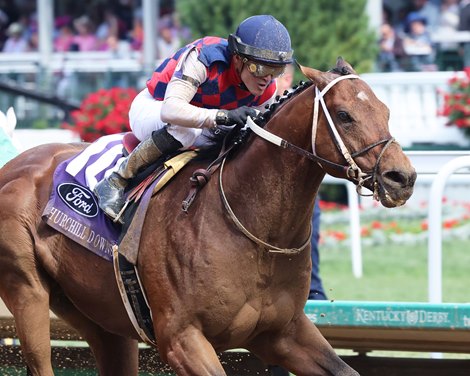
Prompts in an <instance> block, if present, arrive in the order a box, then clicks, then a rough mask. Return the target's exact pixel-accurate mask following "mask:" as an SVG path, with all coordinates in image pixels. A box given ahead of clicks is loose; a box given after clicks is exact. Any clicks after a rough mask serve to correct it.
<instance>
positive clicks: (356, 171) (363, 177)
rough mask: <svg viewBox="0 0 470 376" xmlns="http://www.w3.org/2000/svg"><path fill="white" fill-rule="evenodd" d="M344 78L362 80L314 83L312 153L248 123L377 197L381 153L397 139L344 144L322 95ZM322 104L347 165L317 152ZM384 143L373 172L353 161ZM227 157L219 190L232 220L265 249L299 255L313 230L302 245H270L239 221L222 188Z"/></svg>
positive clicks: (269, 138) (249, 122)
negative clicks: (368, 188)
mask: <svg viewBox="0 0 470 376" xmlns="http://www.w3.org/2000/svg"><path fill="white" fill-rule="evenodd" d="M345 79H360V77H359V76H357V75H355V74H347V75H343V76H338V77H336V78H335V79H334V80H332V81H331V82H329V83H328V85H326V86H325V87H324V88H323V90H321V91H320V90H319V89H318V87H316V86H315V98H314V109H313V119H312V152H309V151H307V150H305V149H302V148H300V147H298V146H296V145H294V144H291V143H290V142H288V141H286V140H284V139H282V138H281V137H278V136H276V135H274V134H272V133H271V132H269V131H267V130H266V129H264V128H262V127H260V126H259V125H257V124H256V123H255V122H254V121H253V120H252V119H251V118H250V117H248V120H247V126H248V128H250V129H251V130H252V131H253V132H254V133H255V134H256V135H258V136H259V137H261V138H263V139H265V140H266V141H269V142H271V143H273V144H275V145H277V146H280V147H282V148H284V149H290V150H293V151H294V152H296V153H297V154H300V155H302V156H304V157H306V158H308V159H310V160H313V161H315V162H316V163H318V165H319V166H320V167H321V168H322V169H325V166H328V167H333V168H335V169H339V170H341V171H343V173H344V174H345V177H346V178H347V179H348V180H350V181H352V182H353V183H355V184H356V187H357V188H356V190H357V193H358V194H359V195H361V196H367V195H368V196H370V195H373V197H374V199H376V200H378V182H377V172H378V168H379V164H380V161H381V159H382V156H383V154H384V152H385V150H386V149H387V148H388V147H389V146H390V145H391V144H392V143H397V142H396V140H395V139H394V138H393V137H391V138H389V139H383V140H379V141H377V142H374V143H373V144H371V145H368V146H366V147H365V148H364V149H362V150H360V151H357V152H354V153H351V152H350V151H349V150H348V148H347V147H346V145H345V144H344V142H343V140H342V138H341V136H340V134H339V132H338V130H337V127H336V125H335V123H334V122H333V119H332V118H331V115H330V112H329V111H328V108H327V106H326V103H325V100H324V99H323V97H324V96H325V94H326V93H327V92H328V91H329V90H330V89H331V88H332V87H333V86H334V85H336V84H337V83H338V82H340V81H342V80H345ZM320 105H321V107H322V109H323V113H324V114H325V117H326V119H327V123H328V125H329V131H330V134H331V135H332V138H333V140H334V142H335V145H336V147H337V149H338V150H339V151H340V153H341V154H342V155H343V157H344V159H345V160H346V162H347V165H341V164H338V163H335V162H331V161H328V160H326V159H324V158H322V157H320V156H318V155H317V154H316V153H315V141H316V136H317V130H318V117H319V112H320ZM382 144H384V147H383V148H382V151H381V152H380V154H379V156H378V158H377V161H376V163H375V166H374V168H373V170H372V171H371V172H363V171H362V170H361V168H360V167H359V166H358V165H357V163H356V162H355V161H354V158H356V157H358V156H360V155H362V154H365V153H367V152H368V151H369V150H372V149H373V148H375V147H376V146H379V145H382ZM225 160H226V158H224V159H223V161H222V163H221V166H220V171H219V189H220V195H221V198H222V202H223V204H224V206H225V208H226V210H227V212H228V214H229V215H230V217H231V219H232V220H233V221H234V223H235V225H236V226H237V227H238V229H239V230H240V231H241V232H243V234H245V236H247V237H248V238H249V239H251V240H252V241H253V242H255V243H257V244H258V245H261V246H263V247H265V248H267V249H268V252H270V253H283V254H297V253H299V252H301V251H303V250H304V249H305V247H307V245H308V244H309V243H310V237H311V229H310V234H309V237H308V238H307V240H306V241H305V242H304V244H303V245H302V246H300V247H299V248H279V247H276V246H273V245H271V244H268V243H266V242H264V241H262V240H261V239H259V238H257V237H256V236H255V235H253V234H252V233H251V232H250V231H248V230H247V229H246V228H245V227H244V226H243V225H242V224H241V222H240V220H239V219H238V218H237V217H236V215H235V213H234V212H233V210H232V208H231V207H230V204H229V203H228V201H227V197H226V196H225V192H224V188H223V182H222V173H223V168H224V165H225ZM370 179H372V187H373V192H372V193H371V194H364V193H363V192H362V188H364V184H365V183H366V182H367V181H368V180H370Z"/></svg>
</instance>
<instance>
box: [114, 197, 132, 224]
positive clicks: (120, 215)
mask: <svg viewBox="0 0 470 376" xmlns="http://www.w3.org/2000/svg"><path fill="white" fill-rule="evenodd" d="M129 202H130V201H129V200H126V202H125V203H124V205H123V207H122V208H121V210H120V211H119V213H117V215H116V218H114V219H113V222H114V223H116V222H118V223H120V224H121V225H123V224H124V219H123V218H122V215H123V214H124V212H125V211H126V209H127V207H128V206H129Z"/></svg>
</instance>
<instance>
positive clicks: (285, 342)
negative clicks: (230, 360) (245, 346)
mask: <svg viewBox="0 0 470 376" xmlns="http://www.w3.org/2000/svg"><path fill="white" fill-rule="evenodd" d="M249 350H250V351H252V352H253V353H255V354H256V355H258V356H259V357H260V358H261V359H263V360H264V361H265V362H267V363H268V364H277V365H280V366H282V367H284V368H286V369H288V370H289V371H290V372H292V373H294V374H295V375H297V376H313V375H315V376H326V375H335V376H358V375H359V374H358V373H357V372H356V371H354V370H353V369H352V368H351V367H350V366H349V365H347V364H346V363H345V362H344V361H343V360H342V359H341V358H340V357H339V356H338V355H337V354H336V353H335V351H334V349H333V348H332V347H331V345H330V344H329V343H328V342H327V341H326V339H325V338H324V337H323V335H322V334H321V333H320V331H319V330H318V329H317V327H316V326H315V325H313V324H312V323H311V322H310V320H309V319H308V318H307V316H305V315H304V314H302V315H301V316H300V317H299V318H298V319H297V320H295V321H293V322H292V323H291V324H290V325H289V326H288V327H286V328H285V330H284V331H283V333H281V334H279V335H277V336H272V333H271V335H269V334H266V335H264V336H260V337H259V338H257V339H256V341H255V342H254V343H253V346H250V347H249Z"/></svg>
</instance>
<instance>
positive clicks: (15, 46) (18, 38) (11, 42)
mask: <svg viewBox="0 0 470 376" xmlns="http://www.w3.org/2000/svg"><path fill="white" fill-rule="evenodd" d="M6 34H7V36H8V38H7V40H6V41H5V45H4V46H3V50H2V51H3V52H16V53H17V52H27V51H29V44H28V39H27V38H25V37H24V36H23V26H21V24H20V23H18V22H13V23H12V24H10V26H9V27H8V29H7V33H6Z"/></svg>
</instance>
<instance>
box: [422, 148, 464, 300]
mask: <svg viewBox="0 0 470 376" xmlns="http://www.w3.org/2000/svg"><path fill="white" fill-rule="evenodd" d="M463 167H470V156H463V157H458V158H455V159H453V160H451V161H450V162H447V163H446V164H445V165H444V166H443V167H442V168H441V169H440V170H439V172H438V173H437V175H436V177H435V179H434V181H433V183H432V186H431V193H430V196H429V214H428V218H429V223H428V234H429V236H428V298H429V302H430V303H441V302H442V195H443V192H444V186H445V184H446V181H447V179H448V177H449V176H450V175H451V174H452V173H453V172H454V171H456V170H458V169H460V168H463Z"/></svg>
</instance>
